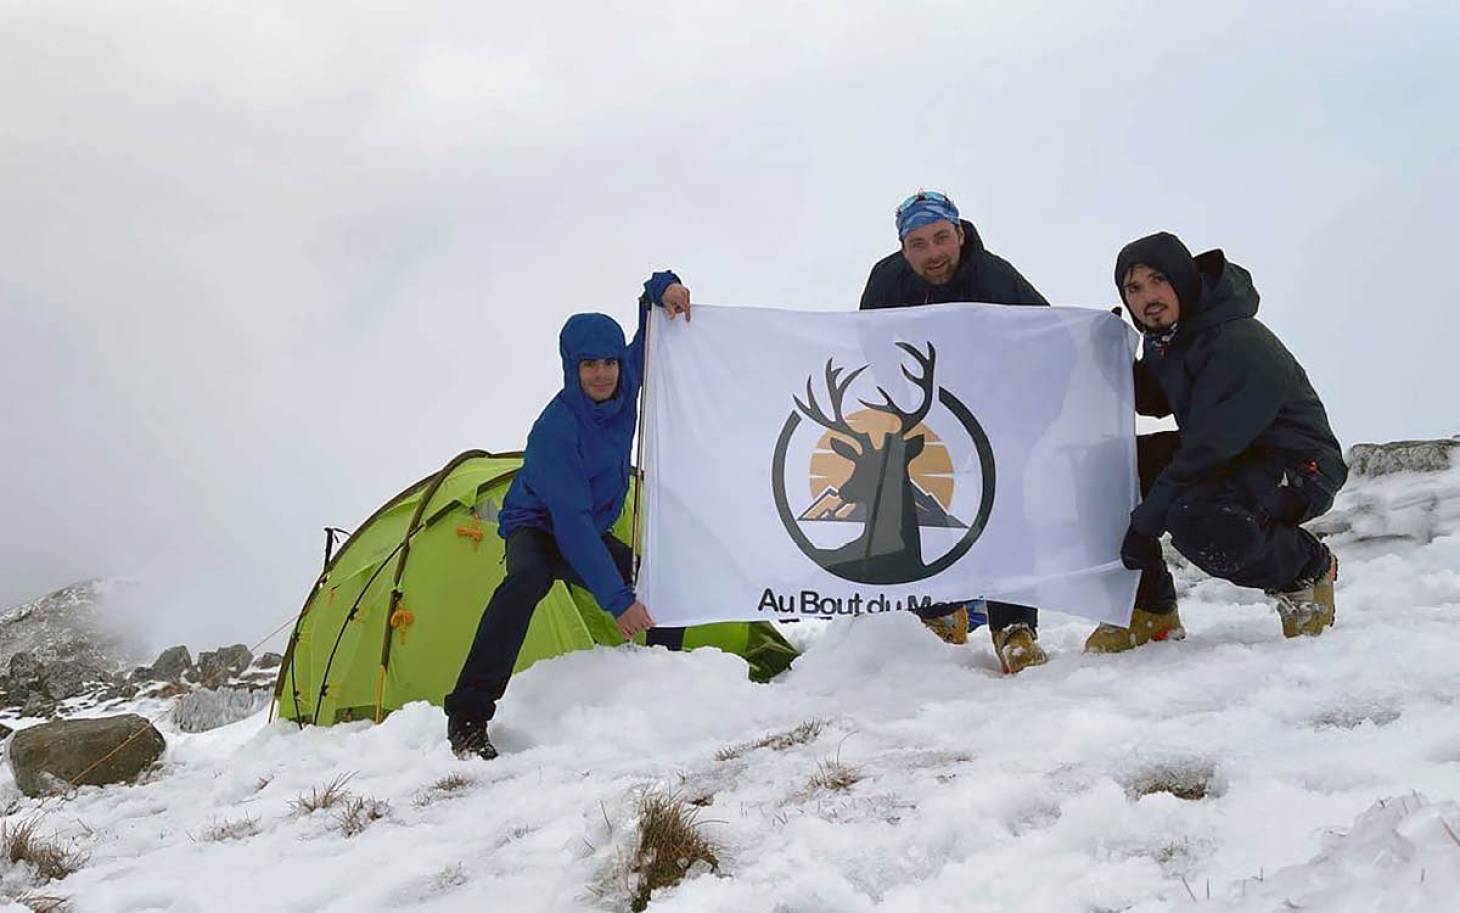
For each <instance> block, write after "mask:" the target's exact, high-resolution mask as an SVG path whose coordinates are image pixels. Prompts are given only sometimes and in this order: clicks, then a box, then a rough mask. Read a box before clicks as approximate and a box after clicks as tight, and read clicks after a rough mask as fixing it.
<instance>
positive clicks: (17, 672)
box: [5, 652, 46, 696]
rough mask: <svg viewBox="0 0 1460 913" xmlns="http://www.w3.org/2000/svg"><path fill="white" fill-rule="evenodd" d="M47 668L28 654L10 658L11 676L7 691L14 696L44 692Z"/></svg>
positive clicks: (7, 683) (15, 655) (17, 654)
mask: <svg viewBox="0 0 1460 913" xmlns="http://www.w3.org/2000/svg"><path fill="white" fill-rule="evenodd" d="M45 684H46V667H45V665H43V664H42V663H41V661H40V660H38V659H36V658H35V657H34V656H32V655H30V654H29V653H26V652H20V653H16V654H14V655H12V656H11V657H10V674H9V675H8V676H7V677H6V682H5V690H6V691H8V692H10V693H11V694H14V695H17V696H18V695H22V694H28V693H29V692H32V691H44V690H45Z"/></svg>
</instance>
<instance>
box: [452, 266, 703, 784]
mask: <svg viewBox="0 0 1460 913" xmlns="http://www.w3.org/2000/svg"><path fill="white" fill-rule="evenodd" d="M651 305H657V306H659V307H662V308H664V309H665V310H666V311H668V312H669V316H670V318H671V319H673V318H674V317H676V316H678V315H679V314H684V316H685V320H686V321H688V320H689V318H690V300H689V289H687V288H685V287H684V285H683V284H682V283H681V282H680V281H679V277H678V276H676V275H675V274H674V273H672V272H668V271H665V272H659V273H655V274H654V275H653V276H651V277H650V278H649V281H648V282H645V283H644V294H643V296H642V297H641V298H640V299H639V329H638V332H637V333H635V334H634V341H633V342H632V343H631V344H628V345H625V344H624V332H623V330H622V329H621V328H620V327H619V325H618V323H617V322H616V321H615V320H614V319H613V318H612V317H609V316H607V315H605V314H574V315H573V316H572V317H569V318H568V322H567V323H566V324H564V325H563V331H562V333H561V335H560V336H559V338H558V351H559V354H560V355H561V356H562V359H563V389H562V390H561V391H559V392H558V394H557V395H556V396H554V397H553V399H552V401H551V402H549V403H548V404H547V407H546V408H545V409H543V410H542V414H541V415H539V416H538V419H537V421H536V422H535V423H534V424H533V426H532V431H531V433H529V434H528V436H527V450H526V452H525V453H524V454H523V456H522V469H521V470H520V471H519V472H518V473H517V476H516V477H515V478H514V479H513V480H512V487H511V488H509V489H508V491H507V495H506V497H504V498H503V499H502V509H501V511H500V513H499V515H498V519H497V532H498V534H499V535H501V536H502V538H503V539H505V540H507V548H506V563H507V576H506V577H505V578H503V580H502V582H501V583H500V584H498V585H497V589H496V590H495V591H494V592H493V593H492V598H491V600H490V601H489V602H488V603H487V606H486V609H484V610H483V612H482V620H481V622H480V624H479V625H478V627H477V633H476V638H475V639H474V640H473V642H472V646H471V650H470V652H468V653H467V657H466V662H465V663H464V664H463V666H462V669H461V674H460V675H459V676H458V677H457V681H456V688H455V690H453V691H452V692H451V693H450V694H448V695H446V700H445V702H444V703H445V707H446V720H447V725H446V734H447V738H448V739H449V741H450V742H451V749H452V751H454V752H456V754H457V756H458V757H468V756H471V755H476V756H477V757H481V758H485V759H488V760H490V759H491V758H495V757H496V756H497V750H496V749H495V748H494V747H493V746H492V742H491V740H490V739H488V738H487V722H488V721H489V720H491V718H492V716H493V715H494V714H495V713H496V710H497V702H498V701H499V700H501V698H502V694H503V692H504V691H506V690H507V682H508V679H510V678H511V676H512V667H513V666H514V665H516V663H517V654H518V652H519V651H520V650H521V649H522V642H523V640H525V639H526V637H527V625H528V622H530V621H531V620H532V613H533V611H534V610H535V609H536V608H537V604H538V603H539V602H540V601H542V598H543V597H544V596H546V595H547V593H548V590H549V589H550V588H551V587H552V584H553V581H555V580H566V581H568V582H570V583H574V584H577V585H580V586H583V587H584V588H586V589H587V590H588V591H589V592H591V593H592V594H593V598H594V599H595V600H597V602H598V604H599V605H600V606H602V607H603V609H604V610H605V611H607V612H609V613H610V614H612V615H613V617H614V619H615V621H616V622H617V624H618V629H619V633H621V634H622V635H623V636H624V637H625V638H632V637H634V636H635V635H637V634H640V633H644V632H649V637H648V642H649V643H663V644H665V645H668V646H676V647H677V644H676V643H674V641H675V640H676V639H677V638H676V637H675V635H676V634H677V635H678V636H679V637H681V638H682V636H683V631H682V629H664V628H660V629H657V630H654V631H650V629H651V628H653V627H654V619H653V617H651V616H650V615H649V609H648V607H647V606H645V605H644V604H643V603H642V602H640V601H639V600H638V598H637V597H636V596H635V595H634V591H633V588H632V587H631V586H630V584H629V581H630V580H632V579H633V550H632V549H631V548H630V547H629V546H628V545H626V544H624V543H623V542H620V541H619V540H618V539H616V538H614V536H613V535H612V534H610V533H609V530H610V529H611V528H612V527H613V524H614V522H615V521H616V520H618V516H619V513H620V512H621V510H622V509H623V503H624V497H625V496H626V495H627V493H628V489H629V453H630V448H631V445H632V443H633V440H634V430H635V426H636V424H637V421H638V396H639V388H640V386H641V385H642V383H643V378H644V327H645V324H646V322H647V318H648V314H649V307H650V306H651ZM656 635H662V636H659V637H656Z"/></svg>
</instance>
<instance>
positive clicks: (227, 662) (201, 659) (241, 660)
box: [198, 644, 253, 688]
mask: <svg viewBox="0 0 1460 913" xmlns="http://www.w3.org/2000/svg"><path fill="white" fill-rule="evenodd" d="M252 662H253V654H252V653H250V652H249V651H248V647H245V646H244V645H243V644H234V645H233V646H231V647H220V648H219V649H217V650H213V651H212V652H209V653H200V654H198V681H200V682H201V683H202V685H203V687H205V688H216V687H218V686H219V685H221V684H223V683H224V682H226V681H228V680H229V679H231V678H236V677H237V676H239V675H242V674H243V670H245V669H247V668H248V667H249V664H250V663H252Z"/></svg>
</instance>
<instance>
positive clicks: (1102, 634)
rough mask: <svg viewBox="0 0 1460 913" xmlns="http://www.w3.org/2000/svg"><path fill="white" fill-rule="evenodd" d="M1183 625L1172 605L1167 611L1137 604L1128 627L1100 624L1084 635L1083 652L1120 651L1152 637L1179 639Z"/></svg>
mask: <svg viewBox="0 0 1460 913" xmlns="http://www.w3.org/2000/svg"><path fill="white" fill-rule="evenodd" d="M1185 637H1186V629H1185V628H1183V627H1182V626H1181V616H1180V615H1178V614H1177V612H1176V609H1175V607H1172V609H1171V611H1169V612H1147V611H1146V610H1145V609H1141V608H1137V609H1136V610H1135V611H1134V612H1131V616H1130V627H1128V628H1122V627H1118V626H1116V625H1101V626H1100V627H1098V628H1096V629H1095V630H1094V632H1093V633H1091V635H1090V636H1089V637H1087V638H1086V639H1085V652H1086V653H1122V652H1124V651H1126V650H1133V649H1135V648H1136V647H1139V646H1141V645H1142V644H1148V643H1150V642H1151V641H1153V640H1183V639H1184V638H1185Z"/></svg>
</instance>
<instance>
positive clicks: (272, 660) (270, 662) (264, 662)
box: [254, 653, 284, 669]
mask: <svg viewBox="0 0 1460 913" xmlns="http://www.w3.org/2000/svg"><path fill="white" fill-rule="evenodd" d="M254 665H255V666H257V667H258V668H260V669H277V668H279V667H280V666H282V665H284V657H282V656H280V655H279V654H277V653H265V654H264V655H263V656H260V657H259V658H258V660H257V661H256V662H255V663H254Z"/></svg>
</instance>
